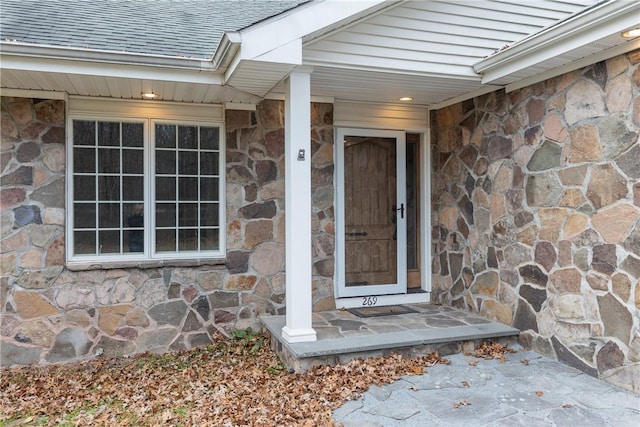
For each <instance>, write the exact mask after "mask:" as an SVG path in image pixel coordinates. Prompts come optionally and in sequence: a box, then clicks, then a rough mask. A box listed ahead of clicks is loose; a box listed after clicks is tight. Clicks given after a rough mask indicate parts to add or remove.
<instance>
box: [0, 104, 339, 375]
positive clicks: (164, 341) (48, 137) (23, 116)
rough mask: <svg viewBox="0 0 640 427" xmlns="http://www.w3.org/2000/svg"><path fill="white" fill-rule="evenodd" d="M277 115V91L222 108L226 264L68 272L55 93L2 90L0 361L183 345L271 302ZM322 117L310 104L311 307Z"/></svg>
mask: <svg viewBox="0 0 640 427" xmlns="http://www.w3.org/2000/svg"><path fill="white" fill-rule="evenodd" d="M283 117H284V112H283V104H282V102H277V101H264V102H263V103H261V104H260V105H258V108H257V111H256V112H248V111H227V112H226V130H227V180H228V187H227V233H228V242H227V245H228V256H227V261H226V265H202V266H198V267H187V266H182V267H181V266H173V267H160V268H145V269H141V268H126V269H124V268H123V269H105V270H89V271H69V270H68V269H66V268H65V267H64V232H65V230H64V221H65V211H64V195H65V192H64V173H65V164H64V162H65V146H64V144H65V128H64V126H65V104H64V102H63V101H57V100H41V99H26V98H8V97H3V98H2V142H1V143H2V156H1V164H0V170H1V184H2V187H1V200H0V203H1V211H0V219H1V230H0V233H1V235H0V238H1V240H0V248H1V250H0V252H1V264H0V266H1V279H0V280H1V281H0V285H1V288H0V291H1V292H0V303H1V306H2V322H1V325H0V339H1V342H0V364H2V365H3V366H8V365H14V364H37V363H48V362H59V361H74V360H82V359H88V358H92V357H95V356H97V355H103V357H106V356H117V355H123V354H132V353H138V352H143V351H155V352H164V351H170V350H178V349H183V348H191V347H194V346H198V345H206V344H207V343H209V342H211V337H212V335H213V334H214V333H216V331H221V332H224V333H228V332H229V331H230V330H232V329H235V328H245V327H248V326H251V327H254V328H255V327H257V326H258V321H257V316H258V315H259V314H262V313H281V312H283V310H284V292H285V281H284V271H285V266H284V155H283V154H284V130H283ZM332 122H333V110H332V105H331V104H314V105H312V141H313V142H312V144H313V150H312V151H313V157H312V164H313V167H312V170H313V187H314V193H313V203H314V206H313V214H314V216H313V232H314V235H313V244H314V245H313V251H314V252H313V253H314V263H315V264H314V267H315V268H314V278H313V286H314V288H313V289H314V300H313V301H314V309H315V310H321V309H327V308H332V307H333V298H332V295H333V282H332V277H333V248H334V246H335V245H334V232H333V186H332V176H333V154H332V153H333V130H332V129H333V128H332ZM301 285H305V284H301ZM306 285H310V284H306Z"/></svg>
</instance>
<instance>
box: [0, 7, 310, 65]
mask: <svg viewBox="0 0 640 427" xmlns="http://www.w3.org/2000/svg"><path fill="white" fill-rule="evenodd" d="M306 1H307V0H1V1H0V40H2V41H17V42H22V43H29V44H37V45H50V46H61V47H73V48H87V49H96V50H107V51H116V52H131V53H141V54H153V55H165V56H174V57H175V56H178V57H191V58H202V59H206V58H210V57H211V56H212V55H213V53H214V52H215V50H216V48H217V46H218V44H219V43H220V40H221V39H222V35H223V34H224V33H225V32H227V31H238V30H241V29H243V28H246V27H248V26H250V25H252V24H255V23H257V22H260V21H262V20H264V19H267V18H269V17H272V16H275V15H278V14H280V13H282V12H284V11H286V10H288V9H291V8H293V7H296V6H298V5H299V4H301V3H305V2H306Z"/></svg>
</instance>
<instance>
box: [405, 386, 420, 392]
mask: <svg viewBox="0 0 640 427" xmlns="http://www.w3.org/2000/svg"><path fill="white" fill-rule="evenodd" d="M407 389H408V390H411V391H418V387H416V386H414V385H412V386H409V387H407Z"/></svg>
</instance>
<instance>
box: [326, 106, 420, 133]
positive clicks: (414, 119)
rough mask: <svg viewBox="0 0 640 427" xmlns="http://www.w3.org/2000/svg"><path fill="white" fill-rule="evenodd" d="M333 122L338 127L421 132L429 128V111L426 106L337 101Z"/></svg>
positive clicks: (334, 107)
mask: <svg viewBox="0 0 640 427" xmlns="http://www.w3.org/2000/svg"><path fill="white" fill-rule="evenodd" d="M333 122H334V126H336V127H358V128H370V129H403V130H407V131H421V130H424V129H426V128H427V127H428V126H429V110H428V108H427V107H424V106H412V105H400V104H387V105H384V104H374V103H366V102H348V101H338V100H336V101H335V103H334V106H333Z"/></svg>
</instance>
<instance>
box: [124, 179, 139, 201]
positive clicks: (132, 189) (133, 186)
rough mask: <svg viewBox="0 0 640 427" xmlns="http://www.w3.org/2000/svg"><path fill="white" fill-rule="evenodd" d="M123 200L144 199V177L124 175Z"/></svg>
mask: <svg viewBox="0 0 640 427" xmlns="http://www.w3.org/2000/svg"><path fill="white" fill-rule="evenodd" d="M122 200H131V201H136V200H137V201H143V200H144V177H142V176H123V177H122Z"/></svg>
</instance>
